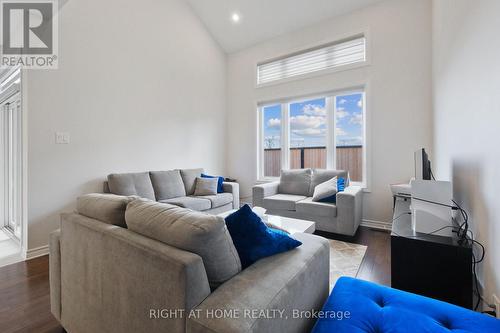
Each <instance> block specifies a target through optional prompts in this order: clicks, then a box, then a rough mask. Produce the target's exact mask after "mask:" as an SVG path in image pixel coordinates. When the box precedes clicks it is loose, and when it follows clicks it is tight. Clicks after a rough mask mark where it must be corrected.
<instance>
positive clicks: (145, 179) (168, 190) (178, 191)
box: [104, 168, 240, 214]
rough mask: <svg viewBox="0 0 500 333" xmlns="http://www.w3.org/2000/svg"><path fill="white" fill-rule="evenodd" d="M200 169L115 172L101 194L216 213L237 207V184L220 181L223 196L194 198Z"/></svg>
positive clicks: (238, 205) (200, 172)
mask: <svg viewBox="0 0 500 333" xmlns="http://www.w3.org/2000/svg"><path fill="white" fill-rule="evenodd" d="M202 173H203V169H201V168H199V169H181V170H168V171H149V172H138V173H119V174H118V173H115V174H110V175H109V176H108V180H107V182H105V183H104V192H105V193H113V194H117V195H124V196H130V195H137V196H139V197H141V198H146V199H150V200H154V201H158V202H162V203H169V204H172V205H176V206H179V207H184V208H189V209H192V210H197V211H202V212H205V213H210V214H220V213H223V212H226V211H228V210H231V209H238V208H239V207H240V193H239V192H240V191H239V185H238V183H230V182H224V183H223V187H224V193H217V194H216V195H206V196H195V195H194V190H195V184H196V178H197V177H200V176H201V174H202Z"/></svg>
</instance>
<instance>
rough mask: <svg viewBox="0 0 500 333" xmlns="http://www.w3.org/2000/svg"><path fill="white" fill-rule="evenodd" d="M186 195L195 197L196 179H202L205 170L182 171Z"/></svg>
mask: <svg viewBox="0 0 500 333" xmlns="http://www.w3.org/2000/svg"><path fill="white" fill-rule="evenodd" d="M180 172H181V177H182V181H183V182H184V189H185V190H186V195H193V194H194V189H195V186H196V177H201V174H202V173H203V169H201V168H199V169H182V170H180Z"/></svg>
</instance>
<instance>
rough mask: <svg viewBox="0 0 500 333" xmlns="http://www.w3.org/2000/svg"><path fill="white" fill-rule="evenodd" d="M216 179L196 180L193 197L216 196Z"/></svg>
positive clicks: (198, 178)
mask: <svg viewBox="0 0 500 333" xmlns="http://www.w3.org/2000/svg"><path fill="white" fill-rule="evenodd" d="M218 182H219V179H218V178H201V177H197V178H196V185H195V189H194V195H195V196H198V195H214V194H217V183H218Z"/></svg>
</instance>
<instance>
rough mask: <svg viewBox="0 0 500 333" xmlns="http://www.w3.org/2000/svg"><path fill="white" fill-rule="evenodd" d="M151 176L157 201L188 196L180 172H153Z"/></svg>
mask: <svg viewBox="0 0 500 333" xmlns="http://www.w3.org/2000/svg"><path fill="white" fill-rule="evenodd" d="M149 175H150V176H151V183H152V184H153V189H154V191H155V196H156V200H157V201H160V200H166V199H171V198H177V197H184V196H186V189H185V188H184V182H183V181H182V177H181V172H180V171H179V170H168V171H151V172H150V173H149Z"/></svg>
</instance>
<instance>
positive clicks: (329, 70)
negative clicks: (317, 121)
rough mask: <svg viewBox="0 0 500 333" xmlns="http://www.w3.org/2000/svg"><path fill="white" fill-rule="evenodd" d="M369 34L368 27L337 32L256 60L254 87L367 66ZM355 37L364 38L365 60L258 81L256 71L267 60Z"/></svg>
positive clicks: (369, 60) (369, 52)
mask: <svg viewBox="0 0 500 333" xmlns="http://www.w3.org/2000/svg"><path fill="white" fill-rule="evenodd" d="M370 36H371V33H370V29H369V28H368V27H365V28H364V29H359V30H354V31H351V32H349V33H343V34H338V35H336V36H335V37H333V38H327V39H322V40H320V41H317V42H316V43H311V44H309V45H306V46H302V47H300V48H292V49H290V50H289V51H288V52H287V53H285V54H281V55H278V56H274V57H272V56H271V57H269V58H268V59H266V60H263V61H258V62H256V63H254V87H255V88H256V89H257V88H264V87H269V86H275V85H280V84H284V83H288V82H293V81H300V80H304V79H309V78H314V77H319V76H324V75H328V74H333V73H337V72H343V71H348V70H353V69H357V68H362V67H366V66H369V65H371V37H370ZM356 37H364V38H365V61H360V62H356V63H352V64H346V65H341V66H337V67H331V68H326V69H322V70H318V71H313V72H310V73H305V74H301V75H296V76H291V77H287V78H282V79H279V80H275V81H270V82H264V83H259V74H258V73H259V66H260V65H261V64H264V63H268V62H271V61H273V60H279V59H282V58H286V57H289V56H293V55H296V54H300V53H303V52H307V51H310V50H314V49H317V48H321V46H326V45H330V44H336V43H339V42H342V41H345V40H349V39H355V38H356Z"/></svg>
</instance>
